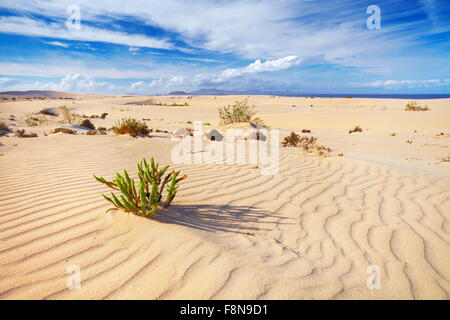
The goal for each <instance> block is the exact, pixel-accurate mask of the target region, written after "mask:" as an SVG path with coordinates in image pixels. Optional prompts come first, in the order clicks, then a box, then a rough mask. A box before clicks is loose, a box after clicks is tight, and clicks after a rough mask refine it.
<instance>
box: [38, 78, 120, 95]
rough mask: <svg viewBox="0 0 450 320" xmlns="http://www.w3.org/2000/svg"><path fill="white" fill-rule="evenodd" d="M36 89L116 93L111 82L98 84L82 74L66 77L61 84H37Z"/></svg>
mask: <svg viewBox="0 0 450 320" xmlns="http://www.w3.org/2000/svg"><path fill="white" fill-rule="evenodd" d="M33 87H34V89H40V90H54V91H69V92H86V93H98V92H105V93H106V92H114V91H116V90H117V89H118V88H116V87H115V86H114V85H113V84H111V83H109V82H97V81H96V80H95V79H94V78H90V77H85V76H83V75H80V74H74V75H66V76H65V77H64V78H63V79H61V81H60V82H35V83H34V84H33Z"/></svg>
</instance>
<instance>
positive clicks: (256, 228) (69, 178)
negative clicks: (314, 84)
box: [0, 95, 450, 299]
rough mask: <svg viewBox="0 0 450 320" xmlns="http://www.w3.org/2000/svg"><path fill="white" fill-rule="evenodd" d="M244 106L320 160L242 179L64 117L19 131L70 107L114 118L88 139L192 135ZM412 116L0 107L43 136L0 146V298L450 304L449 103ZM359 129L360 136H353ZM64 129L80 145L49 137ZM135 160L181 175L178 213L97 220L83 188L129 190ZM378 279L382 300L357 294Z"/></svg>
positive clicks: (295, 106) (285, 153)
mask: <svg viewBox="0 0 450 320" xmlns="http://www.w3.org/2000/svg"><path fill="white" fill-rule="evenodd" d="M243 99H248V102H249V104H250V105H254V106H255V110H256V111H257V114H256V115H257V116H258V117H260V118H261V119H262V120H263V121H264V123H265V124H266V125H267V126H268V127H270V128H273V129H279V130H280V140H282V139H283V137H284V136H286V135H288V134H289V133H290V132H291V131H295V132H297V133H299V134H301V131H302V130H303V129H308V130H310V131H311V133H307V134H304V135H307V136H314V137H317V138H318V141H319V143H320V144H323V145H325V146H327V147H329V148H331V149H332V152H330V155H329V157H320V156H318V155H316V154H306V153H304V152H302V151H301V150H300V149H298V148H292V147H291V148H284V147H280V149H279V170H278V172H277V173H275V174H274V175H262V174H261V172H260V170H259V169H260V168H259V167H258V166H255V165H252V164H233V165H226V164H206V163H200V164H173V162H172V158H171V150H172V148H173V147H174V146H175V145H176V144H177V141H174V140H173V139H171V135H170V133H164V132H153V133H151V134H150V135H151V138H142V137H138V138H133V137H130V136H116V135H114V134H113V133H112V132H110V131H108V133H107V134H106V135H92V136H91V135H86V134H85V133H86V131H87V130H84V129H81V128H79V127H77V126H76V125H69V124H67V123H59V121H61V117H56V118H52V117H47V118H46V122H43V123H41V124H40V125H37V126H30V125H29V123H30V122H28V123H27V122H26V119H29V118H30V117H33V116H36V115H35V114H36V113H39V111H40V110H42V109H44V108H55V109H57V108H58V107H59V106H61V105H65V106H66V107H67V108H68V109H69V110H70V111H71V112H72V113H76V114H79V115H83V114H84V115H86V116H92V115H101V114H102V113H108V115H107V116H106V118H105V119H100V118H92V119H90V120H91V121H92V123H94V125H95V126H96V127H99V126H103V127H105V128H110V127H111V126H112V125H113V124H114V123H115V121H117V120H119V119H122V118H126V117H131V118H135V119H138V120H142V121H145V122H146V123H147V124H148V126H149V127H150V128H152V129H153V130H155V129H160V130H162V131H164V130H167V131H168V132H173V131H175V130H176V129H177V128H186V127H193V123H194V122H195V121H202V122H203V129H204V130H205V131H209V130H211V129H213V128H216V129H219V130H221V126H220V125H219V120H220V119H219V115H218V111H217V109H218V108H219V107H222V106H226V105H229V104H232V103H234V102H235V101H238V100H243ZM407 102H408V100H404V99H370V98H299V97H278V96H259V95H258V96H192V97H187V96H126V97H123V96H102V95H99V96H95V95H78V96H77V97H76V99H71V100H63V99H49V98H46V99H44V100H40V99H29V100H27V99H26V98H24V99H17V101H11V100H7V101H6V100H3V101H2V102H1V103H0V122H5V123H6V124H7V125H8V126H9V127H10V129H12V130H13V131H16V130H18V129H25V130H26V132H27V133H29V132H34V133H36V134H37V135H38V137H37V138H19V137H15V136H14V133H13V132H11V133H10V134H8V136H2V137H0V167H1V168H2V169H1V170H0V185H1V188H0V264H1V268H0V299H449V296H450V269H449V266H450V246H449V242H450V225H449V218H450V170H449V169H450V162H448V159H449V157H450V128H449V124H450V99H430V100H417V102H418V103H419V104H421V105H427V106H428V107H429V108H430V110H429V111H423V112H408V111H404V107H405V104H406V103H407ZM185 103H187V104H188V105H186V106H170V105H171V104H180V105H181V104H185ZM156 104H161V105H156ZM164 104H166V105H164ZM11 115H14V117H11ZM143 119H146V120H143ZM148 119H149V120H148ZM355 126H360V127H361V128H362V132H356V133H352V134H349V133H348V131H349V130H350V129H353V128H354V127H355ZM58 127H66V128H72V129H74V130H76V131H77V132H78V134H77V135H69V134H61V133H59V134H49V133H50V131H51V130H53V129H55V128H58ZM46 134H47V135H46ZM205 144H206V141H205ZM143 157H145V158H146V159H149V158H151V157H154V158H155V160H157V161H158V162H159V163H161V164H170V165H171V167H172V168H175V169H177V170H181V171H182V172H183V173H185V174H187V175H188V178H187V179H186V180H184V181H182V183H181V187H180V191H179V194H178V195H177V197H176V198H175V200H174V203H173V205H172V206H171V207H169V208H168V209H167V210H163V211H159V212H158V214H157V215H156V216H155V217H154V218H152V219H145V218H142V217H138V216H134V215H132V214H129V213H124V212H121V211H108V212H106V211H107V210H108V209H109V208H111V205H110V204H109V203H108V202H106V201H104V200H103V199H102V198H101V193H105V192H108V191H109V190H108V189H107V188H105V187H104V186H102V185H100V184H99V183H97V182H96V181H95V180H94V179H93V178H92V175H93V174H95V175H100V176H104V177H107V178H112V177H113V176H114V174H115V173H116V172H119V171H121V170H122V169H127V170H129V172H130V173H131V174H132V175H133V176H135V175H136V163H137V162H138V161H139V160H140V159H141V158H143ZM445 159H447V161H444V160H445ZM72 265H76V266H79V267H80V270H81V288H80V289H78V290H69V289H68V288H67V278H68V277H69V276H70V274H68V273H67V268H68V267H69V266H72ZM373 266H376V267H375V268H378V270H379V272H380V285H381V287H380V288H379V289H376V288H375V289H369V288H368V286H367V281H368V278H369V277H370V276H371V274H370V270H373ZM368 268H369V269H368ZM368 272H369V273H368Z"/></svg>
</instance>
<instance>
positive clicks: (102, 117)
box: [100, 112, 108, 119]
mask: <svg viewBox="0 0 450 320" xmlns="http://www.w3.org/2000/svg"><path fill="white" fill-rule="evenodd" d="M107 115H108V113H107V112H104V113H102V115H101V116H100V119H105V118H106V116H107Z"/></svg>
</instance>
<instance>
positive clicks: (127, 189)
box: [94, 158, 187, 217]
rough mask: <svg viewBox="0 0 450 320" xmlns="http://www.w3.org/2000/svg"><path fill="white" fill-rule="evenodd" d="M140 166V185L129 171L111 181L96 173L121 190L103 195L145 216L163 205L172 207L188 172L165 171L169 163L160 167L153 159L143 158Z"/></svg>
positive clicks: (114, 187)
mask: <svg viewBox="0 0 450 320" xmlns="http://www.w3.org/2000/svg"><path fill="white" fill-rule="evenodd" d="M137 168H138V176H139V183H138V186H137V188H136V184H135V181H134V179H131V178H130V177H129V175H128V172H127V171H126V170H123V176H122V175H120V174H119V173H116V178H115V179H114V180H112V181H106V180H105V179H104V178H103V177H96V176H95V175H94V178H95V180H97V181H98V182H100V183H103V184H105V185H106V186H108V187H109V188H111V189H113V190H116V191H120V193H121V194H120V195H119V197H117V196H116V195H115V194H114V193H113V192H111V196H110V197H109V196H106V195H104V194H102V196H103V198H104V199H105V200H107V201H109V202H111V203H112V204H113V205H114V206H115V207H116V208H118V209H124V210H125V211H128V212H133V213H134V214H136V215H140V216H143V217H147V216H152V215H153V214H154V213H155V211H156V210H157V209H158V208H159V207H160V206H161V207H163V208H167V207H169V206H170V204H171V203H172V201H173V199H174V198H175V195H176V194H177V192H178V187H179V186H178V183H179V182H180V181H181V180H183V179H185V178H186V177H187V176H186V175H183V176H181V177H178V176H179V174H180V171H171V172H170V173H167V174H166V172H167V170H168V169H169V166H168V165H167V166H165V167H164V168H162V169H159V164H157V163H155V161H154V159H153V158H151V159H150V165H149V164H148V163H147V161H146V160H145V159H142V160H141V162H140V163H138V164H137Z"/></svg>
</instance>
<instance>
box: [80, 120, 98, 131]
mask: <svg viewBox="0 0 450 320" xmlns="http://www.w3.org/2000/svg"><path fill="white" fill-rule="evenodd" d="M80 127H84V128H87V129H91V130H95V126H94V124H93V123H92V122H91V120H89V119H84V120H83V121H81V123H80Z"/></svg>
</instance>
